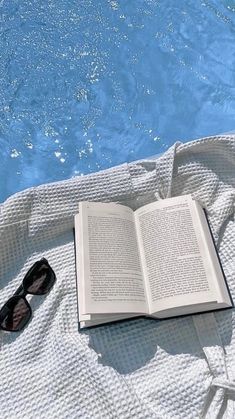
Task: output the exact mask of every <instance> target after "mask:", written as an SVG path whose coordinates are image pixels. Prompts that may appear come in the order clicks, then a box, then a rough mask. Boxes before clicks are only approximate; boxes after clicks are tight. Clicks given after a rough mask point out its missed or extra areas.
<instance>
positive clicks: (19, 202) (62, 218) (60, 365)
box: [0, 135, 235, 419]
mask: <svg viewBox="0 0 235 419" xmlns="http://www.w3.org/2000/svg"><path fill="white" fill-rule="evenodd" d="M187 193H192V195H193V197H194V198H196V199H197V200H199V201H200V202H201V203H202V205H204V206H205V208H206V210H207V213H208V217H209V221H210V224H211V228H212V231H213V234H214V237H215V240H216V243H217V246H218V250H219V254H220V257H221V261H222V264H223V268H224V271H225V275H226V277H227V281H228V285H229V287H230V290H231V294H232V297H233V299H234V296H235V223H234V201H235V136H232V135H231V136H230V135H228V136H219V137H210V138H205V139H202V140H198V141H193V142H190V143H188V144H181V143H176V144H175V145H174V146H173V147H172V148H170V149H169V150H168V151H167V152H166V153H165V154H164V155H162V156H161V157H160V158H158V159H151V160H147V161H146V160H145V161H139V162H135V163H131V164H124V165H121V166H118V167H115V168H113V169H110V170H105V171H103V172H99V173H96V174H92V175H89V176H84V177H76V178H72V179H70V180H67V181H63V182H59V183H53V184H47V185H43V186H40V187H37V188H32V189H28V190H26V191H24V192H21V193H18V194H16V195H14V196H12V197H11V198H9V199H8V200H7V201H6V202H5V203H4V204H2V205H1V206H0V212H1V214H0V247H1V251H0V271H1V275H0V287H1V292H0V304H3V303H4V302H5V301H6V300H7V299H8V298H9V297H10V296H11V295H12V293H13V292H14V291H15V290H16V288H17V287H18V286H19V285H20V283H21V281H22V278H23V277H24V274H25V273H26V272H27V270H28V269H29V267H30V266H31V265H32V264H33V263H34V262H35V261H36V260H38V259H40V258H41V257H43V256H44V257H46V258H47V259H48V261H49V263H50V265H51V266H52V268H53V269H54V271H55V273H56V276H57V281H56V284H55V286H54V287H53V289H52V290H51V292H50V293H49V294H48V295H46V296H34V297H32V298H30V297H28V299H29V301H30V304H31V306H32V310H33V317H32V320H31V321H30V322H29V323H28V325H27V326H26V327H25V329H24V330H23V331H21V332H18V333H5V332H0V334H1V353H0V371H1V385H0V418H16V419H17V418H27V419H30V418H33V419H36V418H40V419H43V418H52V419H53V418H69V419H73V418H74V419H75V418H85V419H86V418H92V419H93V418H95V419H96V418H97V419H98V418H102V419H106V418H118V419H119V418H123V419H126V418H170V419H171V418H183V419H185V418H200V417H203V418H213V419H215V418H217V417H218V418H220V417H223V418H234V417H235V403H234V400H235V381H234V380H235V337H234V335H235V334H234V330H235V316H234V311H233V309H231V310H227V311H221V312H216V313H215V314H213V313H208V314H203V315H195V316H189V317H182V318H178V319H173V320H172V319H171V320H163V321H156V320H153V319H146V318H142V319H134V320H129V321H124V322H122V323H116V324H112V325H106V326H102V327H97V328H93V329H90V330H86V331H83V332H78V318H77V299H76V278H75V256H74V239H73V217H74V214H75V213H76V212H77V211H78V202H79V201H80V200H85V199H86V200H101V201H116V202H125V203H126V204H129V205H130V206H131V207H132V208H137V207H138V206H140V205H143V204H144V203H149V202H151V201H153V200H156V199H164V198H166V197H170V196H176V195H181V194H187Z"/></svg>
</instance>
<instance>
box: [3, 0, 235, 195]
mask: <svg viewBox="0 0 235 419" xmlns="http://www.w3.org/2000/svg"><path fill="white" fill-rule="evenodd" d="M0 8H1V26H0V51H1V60H0V95H1V101H0V153H1V164H0V201H3V200H4V199H5V198H6V197H8V196H9V195H11V194H12V193H15V192H16V191H19V190H22V189H24V188H26V187H30V186H33V185H38V184H41V183H44V182H49V181H55V180H61V179H64V178H68V177H71V176H74V175H77V174H86V173H90V172H93V171H97V170H100V169H104V168H107V167H110V166H113V165H116V164H119V163H122V162H124V161H131V160H135V159H138V158H142V157H147V156H149V155H153V154H157V153H159V152H162V151H164V150H166V149H167V148H168V147H169V146H170V145H171V144H173V143H174V142H175V141H176V140H181V141H186V140H190V139H193V138H197V137H201V136H206V135H213V134H217V133H221V132H225V131H230V130H232V129H234V126H235V124H234V105H235V72H234V64H235V42H234V36H235V3H234V1H232V0H222V1H221V0H211V1H196V2H195V1H194V0H180V1H177V2H176V1H174V0H128V1H127V0H79V1H78V0H76V1H75V0H70V1H68V0H46V1H44V0H36V1H35V0H26V1H24V2H22V1H20V0H11V1H10V2H9V1H5V0H0Z"/></svg>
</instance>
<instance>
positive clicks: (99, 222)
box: [78, 202, 146, 314]
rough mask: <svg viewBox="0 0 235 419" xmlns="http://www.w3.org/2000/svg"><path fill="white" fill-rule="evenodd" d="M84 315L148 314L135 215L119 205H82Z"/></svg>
mask: <svg viewBox="0 0 235 419" xmlns="http://www.w3.org/2000/svg"><path fill="white" fill-rule="evenodd" d="M79 211H80V213H79V219H80V225H81V227H80V234H82V243H83V246H82V249H81V250H82V269H81V270H80V272H79V273H78V274H79V276H80V280H81V282H82V284H83V296H84V300H85V301H84V305H83V309H84V313H83V314H92V313H142V312H146V297H145V287H144V281H143V272H142V267H141V262H140V255H139V249H138V243H137V234H136V228H135V222H134V214H133V211H132V210H131V209H130V208H128V207H124V206H123V205H118V204H111V203H110V204H109V203H108V204H103V203H89V202H81V203H80V204H79Z"/></svg>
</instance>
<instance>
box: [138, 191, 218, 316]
mask: <svg viewBox="0 0 235 419" xmlns="http://www.w3.org/2000/svg"><path fill="white" fill-rule="evenodd" d="M194 206H195V203H194V201H193V200H192V198H191V196H190V195H185V196H181V197H176V198H170V199H167V200H162V201H159V202H155V203H152V204H149V205H146V206H145V207H142V208H140V209H139V210H137V211H136V212H135V216H136V223H137V226H138V228H137V231H138V237H139V243H140V248H141V251H140V253H141V254H142V263H143V268H144V274H145V278H146V280H147V289H148V296H149V300H150V302H149V304H150V311H151V313H154V312H156V311H160V310H166V309H168V308H172V307H177V306H183V305H190V304H197V303H204V302H209V301H216V295H215V290H214V287H213V284H212V283H210V281H209V280H208V277H207V273H206V263H207V262H206V260H205V258H204V257H203V255H202V251H201V248H200V245H199V242H198V235H197V234H196V226H195V223H194V216H193V211H194V210H193V208H194Z"/></svg>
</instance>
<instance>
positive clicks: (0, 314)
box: [0, 258, 56, 333]
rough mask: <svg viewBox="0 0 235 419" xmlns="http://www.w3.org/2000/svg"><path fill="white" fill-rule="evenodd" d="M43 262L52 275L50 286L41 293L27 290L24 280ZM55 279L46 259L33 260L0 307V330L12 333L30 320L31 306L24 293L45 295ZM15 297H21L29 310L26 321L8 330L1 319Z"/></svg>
mask: <svg viewBox="0 0 235 419" xmlns="http://www.w3.org/2000/svg"><path fill="white" fill-rule="evenodd" d="M43 263H44V264H45V265H47V266H48V268H49V269H50V271H51V274H52V277H53V279H51V282H50V287H49V288H47V290H46V292H41V293H33V292H29V291H28V290H27V289H26V281H27V278H29V277H30V275H31V274H32V272H34V271H35V269H36V268H37V267H40V266H41V265H42V264H43ZM55 281H56V275H55V272H54V271H53V269H52V267H51V266H50V265H49V262H48V261H47V259H45V258H42V259H40V260H38V261H37V262H35V263H34V264H33V265H32V266H31V268H30V269H29V270H28V271H27V273H26V274H25V276H24V278H23V280H22V283H21V285H20V286H19V287H18V288H17V290H16V291H15V292H14V294H13V295H12V297H10V298H9V299H8V300H7V301H6V302H5V304H4V305H3V306H2V307H1V309H0V330H4V331H6V332H13V333H14V332H19V331H20V330H22V329H23V328H24V327H25V326H26V324H27V323H28V322H29V321H30V319H31V317H32V314H33V313H32V308H31V306H30V304H29V302H28V301H27V300H26V295H27V294H29V295H45V294H48V293H49V292H50V290H51V288H52V287H53V285H54V283H55ZM16 298H17V299H18V300H20V298H22V299H23V300H24V302H25V304H26V306H27V308H28V310H29V315H28V319H27V321H26V322H25V323H24V324H23V326H22V327H19V328H17V329H13V330H9V329H7V328H5V327H4V326H2V325H1V321H2V320H3V319H4V318H5V317H6V314H7V313H8V312H9V307H8V305H9V303H11V302H12V301H14V300H15V299H16Z"/></svg>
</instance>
